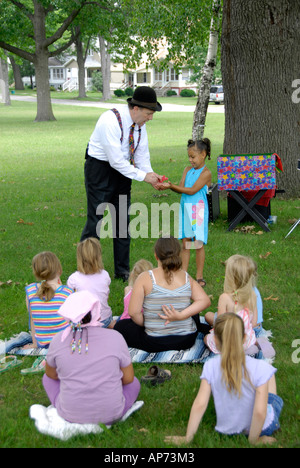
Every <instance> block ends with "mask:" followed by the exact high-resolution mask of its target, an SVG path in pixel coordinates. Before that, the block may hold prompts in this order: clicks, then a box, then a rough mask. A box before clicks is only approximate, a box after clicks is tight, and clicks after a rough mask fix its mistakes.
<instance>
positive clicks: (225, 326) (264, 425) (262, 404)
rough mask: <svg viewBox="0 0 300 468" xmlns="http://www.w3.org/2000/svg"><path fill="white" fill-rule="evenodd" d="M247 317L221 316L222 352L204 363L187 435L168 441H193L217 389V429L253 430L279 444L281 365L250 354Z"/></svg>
mask: <svg viewBox="0 0 300 468" xmlns="http://www.w3.org/2000/svg"><path fill="white" fill-rule="evenodd" d="M244 336H245V334H244V322H243V320H242V319H241V318H240V317H239V316H238V315H236V314H234V313H231V312H228V313H226V314H223V315H221V316H220V317H218V318H217V320H216V323H215V338H216V343H217V346H218V347H219V349H220V351H221V355H218V356H216V357H214V358H212V359H209V360H208V361H207V362H206V363H205V364H204V368H203V373H202V375H201V385H200V389H199V392H198V395H197V397H196V399H195V401H194V403H193V406H192V409H191V413H190V418H189V422H188V427H187V432H186V435H185V436H183V437H181V436H170V437H167V439H166V441H167V442H173V443H175V444H178V445H180V444H183V443H186V442H191V441H192V439H193V438H194V435H195V434H196V431H197V429H198V426H199V424H200V422H201V420H202V417H203V415H204V413H205V411H206V408H207V405H208V402H209V399H210V395H211V393H212V394H213V398H214V404H215V409H216V413H217V424H216V427H215V429H216V431H218V432H221V433H222V434H230V435H232V434H240V433H244V434H247V435H248V440H249V442H250V443H252V444H257V443H273V442H275V441H276V439H274V438H273V437H270V436H271V435H272V434H273V432H274V431H276V430H278V429H279V427H280V426H279V415H280V413H281V410H282V407H283V401H282V399H281V398H280V397H279V396H278V395H277V394H276V381H275V372H276V369H275V368H274V367H272V366H271V365H270V364H268V363H267V362H266V361H262V360H260V359H254V358H251V357H249V356H245V352H244V349H243V340H244Z"/></svg>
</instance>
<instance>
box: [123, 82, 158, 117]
mask: <svg viewBox="0 0 300 468" xmlns="http://www.w3.org/2000/svg"><path fill="white" fill-rule="evenodd" d="M127 102H128V104H133V105H135V106H139V107H146V109H150V110H153V111H157V112H160V111H161V110H162V106H161V105H160V103H159V102H157V98H156V92H155V91H154V89H152V88H149V86H139V87H138V88H136V90H135V91H134V93H133V96H132V98H128V99H127Z"/></svg>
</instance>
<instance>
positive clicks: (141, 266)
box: [119, 258, 153, 320]
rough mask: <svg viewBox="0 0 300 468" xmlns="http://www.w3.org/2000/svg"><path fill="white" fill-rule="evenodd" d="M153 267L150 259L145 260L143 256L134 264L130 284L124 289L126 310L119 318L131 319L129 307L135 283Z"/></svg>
mask: <svg viewBox="0 0 300 468" xmlns="http://www.w3.org/2000/svg"><path fill="white" fill-rule="evenodd" d="M152 268H153V265H152V263H151V262H149V261H148V260H145V259H144V258H141V260H138V261H137V262H136V263H135V264H134V265H133V268H132V270H131V272H130V275H129V278H128V286H126V288H125V289H124V311H123V313H122V315H121V317H120V318H119V320H124V319H130V315H129V312H128V307H129V302H130V298H131V293H132V288H133V285H134V283H135V281H136V279H137V278H138V277H139V275H140V274H141V273H143V272H144V271H148V270H151V269H152ZM142 312H143V311H142Z"/></svg>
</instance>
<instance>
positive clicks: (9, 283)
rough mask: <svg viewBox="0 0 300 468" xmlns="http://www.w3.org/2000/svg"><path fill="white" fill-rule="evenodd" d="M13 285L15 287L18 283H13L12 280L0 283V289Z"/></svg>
mask: <svg viewBox="0 0 300 468" xmlns="http://www.w3.org/2000/svg"><path fill="white" fill-rule="evenodd" d="M13 284H14V285H15V286H18V285H19V284H20V283H19V282H16V283H14V282H13V281H12V280H8V281H0V287H1V286H12V285H13Z"/></svg>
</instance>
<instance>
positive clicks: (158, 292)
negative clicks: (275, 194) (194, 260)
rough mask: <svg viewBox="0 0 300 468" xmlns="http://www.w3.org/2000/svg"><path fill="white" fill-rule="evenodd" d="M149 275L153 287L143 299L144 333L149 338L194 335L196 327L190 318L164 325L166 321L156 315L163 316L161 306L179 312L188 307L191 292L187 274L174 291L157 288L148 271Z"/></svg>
mask: <svg viewBox="0 0 300 468" xmlns="http://www.w3.org/2000/svg"><path fill="white" fill-rule="evenodd" d="M149 274H150V277H151V279H152V285H153V287H152V291H151V293H150V294H147V296H146V297H145V299H144V304H143V309H144V326H145V332H146V333H147V334H148V335H150V336H157V337H159V336H166V335H189V334H190V333H195V332H196V331H197V327H196V324H195V321H194V320H193V319H192V317H189V318H187V319H185V320H180V321H176V322H170V323H169V324H168V325H165V321H166V320H165V319H162V318H160V317H159V316H158V314H163V311H162V306H163V305H166V306H170V305H172V306H173V307H174V309H176V310H178V311H180V312H181V311H182V310H184V309H186V308H187V307H189V305H190V304H191V294H192V291H191V285H190V281H189V275H188V273H186V282H185V284H184V285H183V286H180V287H179V288H176V289H167V288H163V287H161V286H159V285H158V284H156V281H155V277H154V274H153V271H152V270H149Z"/></svg>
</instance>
